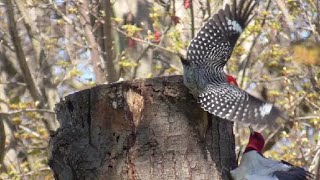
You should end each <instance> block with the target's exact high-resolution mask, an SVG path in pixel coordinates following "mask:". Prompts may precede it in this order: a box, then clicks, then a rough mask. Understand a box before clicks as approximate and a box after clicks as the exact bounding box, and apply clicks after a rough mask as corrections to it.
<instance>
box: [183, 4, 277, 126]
mask: <svg viewBox="0 0 320 180" xmlns="http://www.w3.org/2000/svg"><path fill="white" fill-rule="evenodd" d="M236 1H237V0H234V1H233V5H232V7H230V6H229V5H228V4H227V5H226V6H225V8H224V9H221V10H220V11H219V12H218V13H217V14H215V15H214V16H213V17H212V18H210V19H209V20H208V21H207V22H206V23H205V24H204V26H203V27H202V28H201V29H200V30H199V32H198V33H197V35H196V37H195V38H193V39H192V41H191V43H190V45H189V47H188V49H187V57H186V58H185V59H184V58H181V59H182V64H183V69H184V84H185V85H186V86H187V87H188V88H189V90H190V92H191V93H192V94H193V95H194V96H195V97H197V98H199V102H200V104H201V107H202V108H203V109H204V110H205V111H208V112H209V113H211V114H213V115H215V116H218V117H220V118H223V119H227V120H231V121H238V122H242V123H244V124H254V125H274V122H275V120H276V119H277V117H278V116H279V115H280V111H279V110H278V109H277V108H276V107H275V106H274V105H273V104H271V103H266V102H263V101H261V100H259V99H257V98H255V97H253V96H251V95H249V94H248V93H246V92H245V91H243V90H241V89H240V88H238V87H237V85H236V83H232V82H235V81H233V80H232V79H230V78H232V76H228V75H227V74H226V73H225V72H224V70H223V68H224V66H225V64H226V63H227V61H228V60H229V58H230V56H231V53H232V51H233V48H234V46H235V44H236V42H237V40H238V38H239V36H240V34H241V33H242V32H243V30H244V28H245V27H246V26H247V24H248V23H249V22H250V20H251V19H252V18H249V17H250V15H251V12H252V10H253V8H254V6H255V1H254V0H248V1H245V0H241V1H240V2H239V3H238V4H237V2H236Z"/></svg>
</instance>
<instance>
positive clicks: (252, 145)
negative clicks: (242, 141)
mask: <svg viewBox="0 0 320 180" xmlns="http://www.w3.org/2000/svg"><path fill="white" fill-rule="evenodd" d="M249 129H250V138H249V143H248V145H247V147H246V149H245V151H244V153H246V152H248V151H251V150H255V151H257V152H259V153H261V151H262V149H263V147H264V137H263V136H262V135H261V134H260V133H258V132H256V131H254V130H253V129H252V127H251V126H249Z"/></svg>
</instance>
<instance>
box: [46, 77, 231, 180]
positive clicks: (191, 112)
mask: <svg viewBox="0 0 320 180" xmlns="http://www.w3.org/2000/svg"><path fill="white" fill-rule="evenodd" d="M56 114H57V118H58V120H59V122H60V125H61V127H60V128H59V129H58V130H57V131H56V132H55V133H54V134H53V135H52V139H51V140H50V158H49V166H50V167H51V169H52V170H53V172H54V176H55V178H56V179H146V180H149V179H153V180H154V179H214V180H219V179H223V180H225V179H228V178H229V177H228V176H227V175H228V172H229V170H230V169H232V168H234V166H235V165H236V162H235V161H236V160H235V159H236V157H235V149H234V148H235V146H234V136H233V131H232V126H233V124H232V123H231V122H229V121H226V120H212V121H211V120H210V121H208V118H210V115H208V114H207V113H205V112H204V111H203V110H202V109H201V108H200V107H199V105H198V104H197V102H196V100H195V99H194V98H193V96H192V95H191V94H189V92H188V89H187V88H186V87H185V86H184V85H183V82H182V78H181V76H170V77H160V78H154V79H146V80H135V81H133V82H120V83H113V84H108V85H100V86H96V87H94V88H92V89H88V90H83V91H80V92H77V93H74V94H71V95H69V96H67V97H65V99H64V100H63V101H61V102H60V103H59V104H57V106H56ZM208 122H209V123H208Z"/></svg>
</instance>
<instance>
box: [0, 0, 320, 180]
mask: <svg viewBox="0 0 320 180" xmlns="http://www.w3.org/2000/svg"><path fill="white" fill-rule="evenodd" d="M225 3H226V1H223V0H193V1H191V0H154V1H153V0H0V19H1V21H0V179H28V178H41V179H51V178H52V174H51V171H50V169H49V168H48V165H47V162H48V155H49V153H48V150H47V149H48V141H49V138H50V133H52V131H54V130H56V129H57V128H58V123H57V121H56V120H55V114H54V105H55V103H57V102H58V101H59V99H61V98H63V97H64V96H66V95H67V94H70V93H73V92H75V91H79V90H82V89H85V88H90V87H92V86H94V85H96V84H102V83H111V82H116V81H121V80H132V79H135V78H151V77H157V76H168V75H177V74H182V67H181V64H180V61H179V58H178V56H177V55H178V54H183V53H185V49H186V47H187V46H188V43H189V42H190V40H191V38H192V37H193V36H194V34H195V33H196V32H197V29H199V28H200V27H201V25H202V24H203V23H204V22H205V21H206V20H207V19H208V18H209V17H210V16H211V15H212V14H213V13H214V12H215V11H216V10H217V9H219V8H221V7H222V5H223V4H225ZM319 8H320V2H319V0H261V1H259V5H258V6H257V8H256V10H255V18H254V20H253V21H252V22H251V23H250V25H249V26H248V28H247V29H246V31H245V32H244V33H243V35H242V36H241V38H240V40H239V42H238V45H237V47H236V48H235V51H234V52H233V56H232V58H231V60H230V61H229V63H228V64H227V68H226V71H227V72H228V73H229V74H232V75H233V76H235V77H237V81H238V84H239V85H240V86H241V88H243V89H245V90H246V91H248V92H249V93H251V94H253V95H255V96H257V97H260V98H262V99H267V100H269V101H271V102H274V103H276V104H277V105H278V106H279V107H280V108H281V109H282V110H284V111H286V112H287V113H288V115H289V117H290V119H291V120H292V121H290V122H287V123H286V124H284V127H279V128H278V129H263V130H262V131H263V134H264V135H265V136H266V137H267V144H266V147H265V155H266V156H267V157H272V158H276V159H284V160H287V161H290V162H292V163H294V164H296V165H301V166H303V167H305V168H307V169H309V170H310V171H312V172H313V173H319V157H320V131H319V129H320V95H319V92H320V80H319V78H320V44H319V42H320V35H319V34H320V17H319ZM244 129H246V128H243V127H241V125H237V124H236V125H235V135H236V145H237V149H236V150H237V153H238V152H239V151H242V150H243V147H244V146H245V145H246V143H247V140H248V132H247V131H246V130H244Z"/></svg>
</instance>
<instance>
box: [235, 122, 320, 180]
mask: <svg viewBox="0 0 320 180" xmlns="http://www.w3.org/2000/svg"><path fill="white" fill-rule="evenodd" d="M249 128H250V138H249V143H248V145H247V147H246V149H245V151H244V153H243V155H242V159H241V162H240V165H239V167H238V168H236V169H234V170H232V171H230V174H231V177H232V178H233V179H234V180H307V179H313V178H314V175H313V174H311V173H310V172H308V171H306V170H305V169H303V168H301V167H297V166H294V165H292V164H290V163H288V162H285V161H276V160H272V159H268V158H265V157H264V156H263V155H262V154H261V151H262V149H263V147H264V138H263V136H262V135H261V134H260V133H258V132H255V131H254V130H253V129H252V128H251V127H249Z"/></svg>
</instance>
